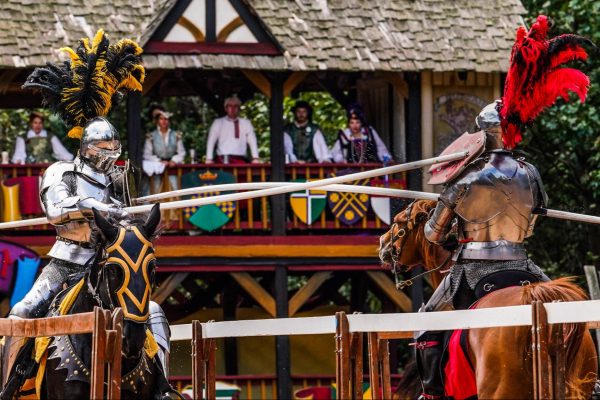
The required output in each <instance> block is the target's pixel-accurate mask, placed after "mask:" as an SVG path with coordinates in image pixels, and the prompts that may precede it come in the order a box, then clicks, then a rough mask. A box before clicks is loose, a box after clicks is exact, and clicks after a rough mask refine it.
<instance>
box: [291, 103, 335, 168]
mask: <svg viewBox="0 0 600 400" xmlns="http://www.w3.org/2000/svg"><path fill="white" fill-rule="evenodd" d="M292 113H294V121H293V122H292V123H290V124H287V125H286V126H285V127H284V128H283V135H284V147H285V154H286V155H287V156H288V158H289V161H290V162H301V163H303V162H308V163H315V162H318V163H328V162H331V154H330V153H329V148H328V147H327V142H326V141H325V136H324V135H323V132H321V127H319V125H317V124H315V123H314V122H313V120H312V113H313V110H312V107H311V106H310V104H309V103H308V102H306V101H303V100H298V101H297V102H296V104H294V107H292Z"/></svg>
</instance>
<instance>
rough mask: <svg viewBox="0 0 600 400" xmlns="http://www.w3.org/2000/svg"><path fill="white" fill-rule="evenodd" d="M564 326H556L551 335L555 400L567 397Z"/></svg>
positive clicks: (553, 327)
mask: <svg viewBox="0 0 600 400" xmlns="http://www.w3.org/2000/svg"><path fill="white" fill-rule="evenodd" d="M564 337H565V336H564V325H563V324H555V325H553V326H552V333H551V338H550V339H551V346H550V347H551V352H552V356H553V357H552V359H553V360H552V380H553V383H554V386H553V398H555V399H564V398H565V396H566V394H567V393H566V357H565V343H564Z"/></svg>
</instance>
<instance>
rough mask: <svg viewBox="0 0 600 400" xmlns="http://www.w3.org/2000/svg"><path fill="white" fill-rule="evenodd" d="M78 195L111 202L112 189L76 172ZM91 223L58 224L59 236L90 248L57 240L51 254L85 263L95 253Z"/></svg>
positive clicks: (83, 221) (80, 221)
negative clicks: (87, 244) (87, 245)
mask: <svg viewBox="0 0 600 400" xmlns="http://www.w3.org/2000/svg"><path fill="white" fill-rule="evenodd" d="M75 182H76V193H75V194H76V195H77V196H79V198H80V199H82V200H83V199H86V198H89V197H93V198H94V199H96V200H98V201H101V202H103V203H106V204H107V203H110V202H111V200H110V196H111V190H110V187H105V186H104V185H102V184H100V183H97V182H95V181H93V180H91V179H90V178H89V177H86V176H85V175H82V174H79V173H75ZM90 223H93V222H88V221H85V220H79V221H71V222H68V223H66V224H64V225H56V226H55V227H56V233H57V235H58V236H59V237H63V238H66V239H69V240H73V241H76V242H84V243H89V245H90V246H89V248H85V247H82V246H79V245H77V244H74V243H67V242H64V241H61V240H57V241H56V243H55V244H54V246H53V247H52V250H51V251H50V253H48V255H49V256H51V257H54V258H58V259H61V260H65V261H70V262H73V263H76V264H81V265H84V264H85V263H86V262H87V261H88V260H89V259H90V258H91V257H92V256H93V255H94V248H93V247H94V244H95V242H96V240H95V238H94V237H92V229H91V227H90Z"/></svg>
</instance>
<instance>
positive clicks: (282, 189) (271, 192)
mask: <svg viewBox="0 0 600 400" xmlns="http://www.w3.org/2000/svg"><path fill="white" fill-rule="evenodd" d="M467 155H468V152H466V151H461V152H457V153H453V154H448V155H446V156H440V157H433V158H426V159H424V160H419V161H413V162H409V163H404V164H398V165H393V166H390V167H385V168H377V169H373V170H370V171H362V172H357V173H354V174H348V175H342V176H335V177H333V178H327V179H320V180H315V181H310V182H302V183H292V184H290V185H285V186H278V187H273V188H268V189H262V190H255V191H252V192H244V193H231V194H225V195H219V196H212V197H204V198H199V199H188V200H178V201H171V202H168V203H162V204H161V209H162V210H175V209H179V208H185V207H199V206H204V205H208V204H215V203H221V202H226V201H239V200H247V199H253V198H257V197H263V196H275V195H278V194H285V193H291V192H296V191H300V190H307V189H312V188H316V187H319V186H326V185H331V184H338V183H344V182H351V181H355V180H359V179H367V178H373V177H376V176H381V175H388V174H395V173H398V172H404V171H410V170H413V169H418V168H421V167H425V166H428V165H431V164H435V163H442V162H450V161H456V160H461V159H463V158H465V157H466V156H467ZM152 206H153V205H152V204H147V205H141V206H133V207H127V208H125V210H126V211H127V212H129V213H130V214H139V213H145V212H148V211H150V210H151V209H152ZM46 223H48V220H47V219H46V218H34V219H28V220H23V221H11V222H2V223H0V229H9V228H18V227H25V226H32V225H43V224H46Z"/></svg>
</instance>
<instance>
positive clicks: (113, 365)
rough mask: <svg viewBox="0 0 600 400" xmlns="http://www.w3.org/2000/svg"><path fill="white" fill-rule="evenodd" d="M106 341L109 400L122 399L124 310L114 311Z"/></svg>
mask: <svg viewBox="0 0 600 400" xmlns="http://www.w3.org/2000/svg"><path fill="white" fill-rule="evenodd" d="M110 328H111V329H110V331H108V335H107V340H106V354H107V357H108V361H109V364H108V379H109V381H108V397H107V398H108V400H112V399H114V400H116V399H120V398H121V350H122V347H123V310H122V309H121V308H117V309H116V310H115V311H113V314H112V318H111V327H110Z"/></svg>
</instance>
